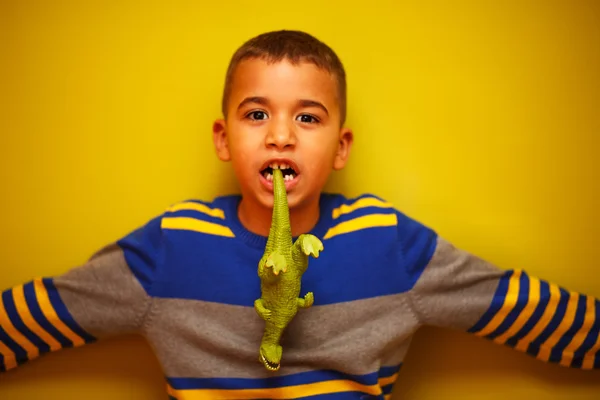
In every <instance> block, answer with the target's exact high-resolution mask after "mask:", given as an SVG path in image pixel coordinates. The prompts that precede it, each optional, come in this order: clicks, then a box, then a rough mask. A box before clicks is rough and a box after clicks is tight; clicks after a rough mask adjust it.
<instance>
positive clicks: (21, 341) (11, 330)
mask: <svg viewBox="0 0 600 400" xmlns="http://www.w3.org/2000/svg"><path fill="white" fill-rule="evenodd" d="M0 326H2V328H3V329H4V331H5V332H6V333H7V334H8V336H10V338H11V339H12V340H14V341H15V342H17V344H18V345H19V346H21V347H22V348H23V349H25V351H26V352H27V358H28V359H30V360H33V359H34V358H36V357H38V356H39V355H40V351H39V349H38V348H37V347H35V346H34V344H33V343H31V342H30V341H29V340H28V339H27V338H26V337H25V336H23V335H22V334H21V332H19V331H18V330H17V328H15V326H14V325H13V324H12V322H11V320H10V318H9V316H8V314H7V313H6V309H5V308H4V301H3V300H2V296H0Z"/></svg>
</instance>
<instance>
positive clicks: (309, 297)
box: [298, 292, 315, 308]
mask: <svg viewBox="0 0 600 400" xmlns="http://www.w3.org/2000/svg"><path fill="white" fill-rule="evenodd" d="M314 302H315V296H314V295H313V292H308V293H306V294H305V295H304V298H303V299H301V298H298V307H300V308H308V307H310V306H312V305H313V303H314Z"/></svg>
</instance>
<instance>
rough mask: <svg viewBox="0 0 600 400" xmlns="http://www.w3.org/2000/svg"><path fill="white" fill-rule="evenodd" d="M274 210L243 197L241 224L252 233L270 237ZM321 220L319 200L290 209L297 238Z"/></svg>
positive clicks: (293, 233)
mask: <svg viewBox="0 0 600 400" xmlns="http://www.w3.org/2000/svg"><path fill="white" fill-rule="evenodd" d="M272 216H273V209H272V208H268V207H264V206H263V205H261V204H259V203H258V202H257V201H253V200H251V199H249V198H247V197H242V200H241V202H240V205H239V208H238V218H239V219H240V222H241V223H242V225H243V226H244V228H246V229H247V230H249V231H250V232H252V233H254V234H257V235H261V236H265V237H267V236H269V231H270V229H271V220H272ZM318 220H319V199H318V197H317V199H316V200H315V201H310V202H307V204H303V205H299V206H296V207H293V208H290V224H291V226H292V236H294V237H297V236H300V235H301V234H303V233H307V232H309V231H310V230H312V229H313V228H314V227H315V225H316V224H317V221H318Z"/></svg>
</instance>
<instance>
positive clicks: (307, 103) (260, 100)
mask: <svg viewBox="0 0 600 400" xmlns="http://www.w3.org/2000/svg"><path fill="white" fill-rule="evenodd" d="M249 103H256V104H261V105H264V106H267V105H269V100H268V99H267V98H266V97H261V96H251V97H246V98H245V99H244V100H242V101H241V103H240V104H239V105H238V107H237V108H238V110H239V109H240V108H242V107H243V106H245V105H246V104H249ZM298 104H300V105H301V106H302V107H317V108H320V109H322V110H323V111H325V114H327V115H329V111H328V110H327V107H325V106H324V105H323V103H320V102H318V101H315V100H308V99H301V100H298Z"/></svg>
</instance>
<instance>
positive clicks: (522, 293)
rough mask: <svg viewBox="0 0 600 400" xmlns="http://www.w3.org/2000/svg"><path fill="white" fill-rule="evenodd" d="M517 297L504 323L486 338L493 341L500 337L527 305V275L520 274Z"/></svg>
mask: <svg viewBox="0 0 600 400" xmlns="http://www.w3.org/2000/svg"><path fill="white" fill-rule="evenodd" d="M519 283H520V284H519V296H518V298H517V304H516V305H515V307H514V308H513V309H512V310H511V311H510V312H509V313H508V315H507V316H506V318H505V319H504V321H502V323H501V324H500V326H498V327H497V328H496V329H495V330H494V331H493V332H491V333H490V334H489V335H487V336H486V337H487V338H489V339H494V338H496V337H497V336H500V335H501V334H503V333H504V332H506V331H507V330H508V329H509V328H510V327H511V326H512V325H513V324H514V323H515V321H516V320H517V318H518V317H519V315H520V314H521V311H523V309H524V308H525V306H526V305H527V301H528V300H529V277H528V276H527V274H525V273H522V274H521V277H520V279H519Z"/></svg>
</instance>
